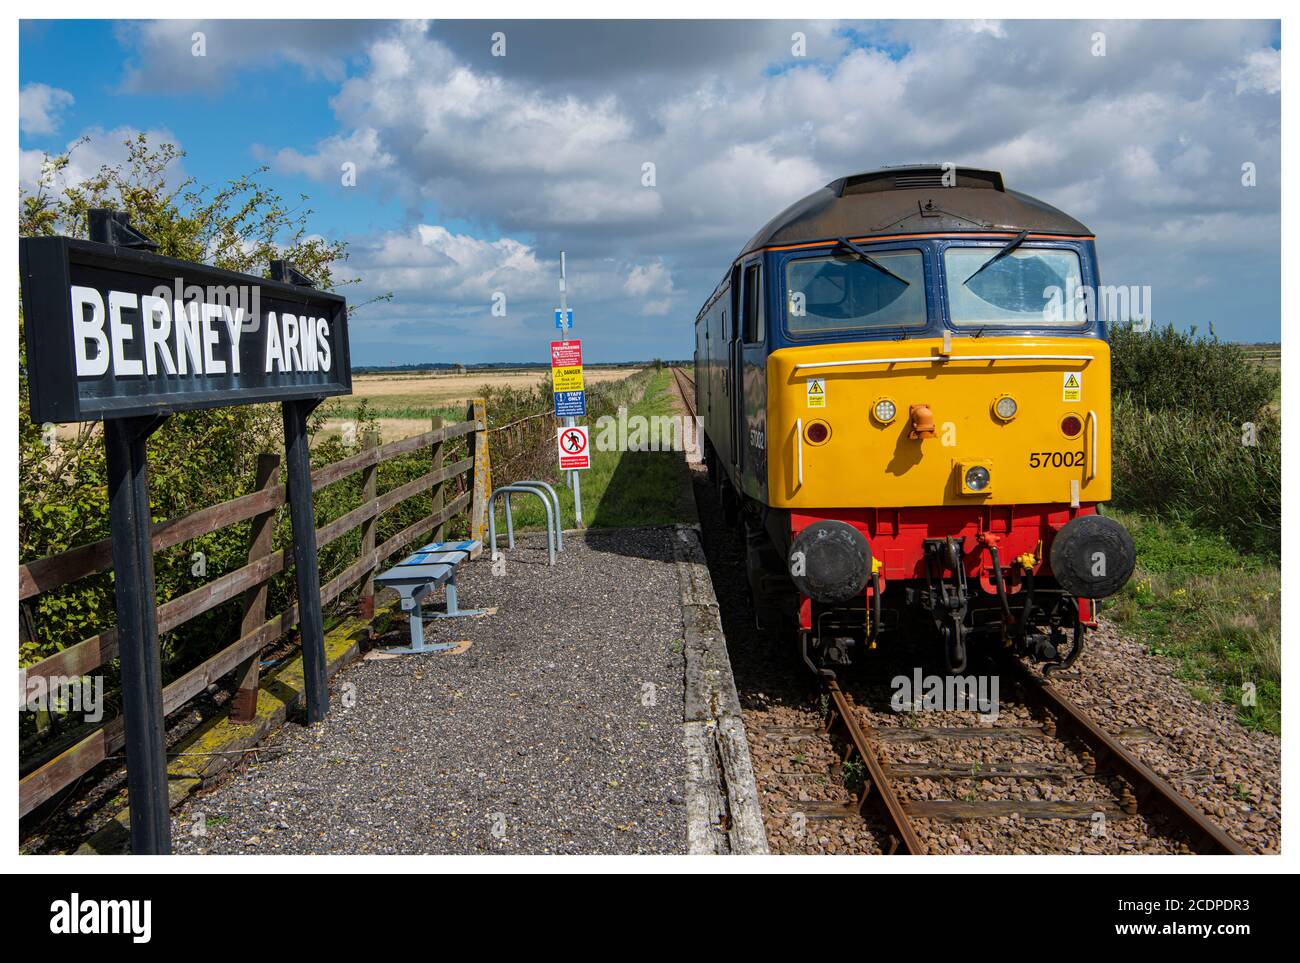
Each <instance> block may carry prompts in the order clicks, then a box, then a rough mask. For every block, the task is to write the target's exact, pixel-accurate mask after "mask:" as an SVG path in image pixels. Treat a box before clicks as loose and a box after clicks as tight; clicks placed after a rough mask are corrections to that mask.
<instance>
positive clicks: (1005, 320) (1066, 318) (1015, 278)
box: [943, 247, 1088, 327]
mask: <svg viewBox="0 0 1300 963" xmlns="http://www.w3.org/2000/svg"><path fill="white" fill-rule="evenodd" d="M996 253H997V252H996V250H995V249H993V248H988V247H950V248H948V249H947V250H946V251H944V254H943V265H944V271H945V273H946V274H947V276H948V311H949V315H950V317H951V318H952V322H953V324H957V325H978V324H1013V325H1025V326H1027V327H1041V326H1043V325H1060V326H1062V327H1074V326H1077V325H1080V324H1084V323H1087V320H1088V318H1087V313H1086V311H1085V310H1084V308H1083V306H1081V305H1080V304H1079V303H1078V299H1079V298H1081V297H1082V296H1083V281H1082V278H1081V276H1080V274H1079V255H1078V254H1076V253H1075V252H1074V251H1067V250H1059V249H1054V250H1048V249H1033V248H1031V249H1027V250H1026V249H1024V248H1022V249H1020V250H1018V251H1014V252H1012V253H1011V254H1009V255H1007V256H1006V257H1004V258H1002V259H1001V260H999V261H997V262H996V263H994V264H990V265H989V266H988V267H987V269H985V270H983V271H980V270H979V268H980V266H981V265H982V264H984V262H985V261H987V260H988V259H989V258H990V257H993V256H994V255H995V254H996ZM977 271H979V273H978V274H976V276H975V277H973V278H971V275H972V274H975V273H976V272H977ZM967 278H970V281H969V282H966V279H967Z"/></svg>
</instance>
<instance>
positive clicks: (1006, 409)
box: [993, 395, 1019, 421]
mask: <svg viewBox="0 0 1300 963" xmlns="http://www.w3.org/2000/svg"><path fill="white" fill-rule="evenodd" d="M1018 410H1019V406H1018V405H1017V404H1016V399H1015V398H1012V397H1011V396H1010V395H1003V396H1002V397H1001V398H998V399H997V400H996V401H994V402H993V414H995V415H997V416H998V417H999V418H1001V419H1002V420H1003V421H1010V420H1011V419H1012V418H1014V417H1015V416H1016V411H1018Z"/></svg>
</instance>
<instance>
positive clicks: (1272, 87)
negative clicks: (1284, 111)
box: [1232, 47, 1282, 94]
mask: <svg viewBox="0 0 1300 963" xmlns="http://www.w3.org/2000/svg"><path fill="white" fill-rule="evenodd" d="M1232 76H1233V79H1234V80H1235V81H1236V91H1237V93H1239V94H1243V93H1256V92H1258V93H1265V94H1280V93H1281V92H1282V51H1280V50H1275V49H1273V48H1272V47H1265V48H1264V49H1263V50H1252V51H1251V52H1250V53H1248V54H1246V57H1245V61H1244V63H1242V65H1241V67H1240V68H1238V69H1237V70H1235V71H1233V74H1232Z"/></svg>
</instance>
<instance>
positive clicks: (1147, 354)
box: [1110, 325, 1278, 426]
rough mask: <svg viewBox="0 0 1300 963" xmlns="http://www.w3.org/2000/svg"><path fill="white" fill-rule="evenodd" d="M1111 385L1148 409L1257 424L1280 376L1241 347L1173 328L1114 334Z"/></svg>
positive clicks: (1119, 329) (1117, 394)
mask: <svg viewBox="0 0 1300 963" xmlns="http://www.w3.org/2000/svg"><path fill="white" fill-rule="evenodd" d="M1110 349H1111V387H1112V390H1113V392H1114V395H1115V397H1116V398H1119V397H1124V398H1127V399H1129V400H1130V401H1132V402H1133V403H1134V404H1135V405H1137V406H1139V407H1140V408H1143V409H1146V410H1147V411H1194V412H1196V413H1197V414H1199V415H1201V416H1202V417H1206V418H1212V419H1215V420H1218V421H1223V422H1235V423H1236V424H1237V425H1238V426H1240V425H1241V423H1242V422H1246V421H1254V420H1256V419H1257V418H1258V417H1259V415H1260V412H1262V411H1263V410H1264V408H1265V407H1267V406H1268V405H1269V404H1270V403H1271V402H1272V401H1273V398H1274V396H1275V394H1276V392H1277V389H1278V374H1277V372H1276V371H1272V370H1270V369H1268V368H1266V367H1264V366H1263V365H1260V364H1258V363H1256V362H1254V361H1252V360H1251V359H1250V358H1249V357H1248V356H1247V355H1246V353H1245V352H1244V351H1243V350H1242V349H1241V348H1240V347H1238V346H1237V345H1235V344H1229V343H1227V342H1223V341H1220V340H1219V339H1218V338H1217V337H1216V336H1214V334H1213V333H1211V335H1210V337H1208V338H1205V337H1200V338H1198V337H1197V336H1196V330H1195V328H1193V329H1192V330H1191V331H1190V332H1181V331H1175V330H1174V328H1173V326H1172V325H1169V326H1166V327H1164V328H1156V329H1155V330H1153V331H1149V332H1146V333H1143V332H1140V331H1134V330H1133V329H1132V328H1128V327H1116V328H1112V330H1111V332H1110Z"/></svg>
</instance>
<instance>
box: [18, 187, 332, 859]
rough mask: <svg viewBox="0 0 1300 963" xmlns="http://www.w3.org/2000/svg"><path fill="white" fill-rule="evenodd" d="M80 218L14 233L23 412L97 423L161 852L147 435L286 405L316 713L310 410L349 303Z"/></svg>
mask: <svg viewBox="0 0 1300 963" xmlns="http://www.w3.org/2000/svg"><path fill="white" fill-rule="evenodd" d="M89 227H90V236H91V237H92V238H94V239H95V240H94V241H79V240H74V239H72V238H67V237H40V238H19V242H18V243H19V272H20V274H21V279H22V292H23V322H24V326H25V329H26V332H27V374H28V384H29V390H30V396H31V417H32V420H33V421H36V422H45V421H53V422H67V421H97V420H100V419H103V422H104V447H105V450H106V455H107V469H108V471H107V476H108V477H107V481H108V496H109V524H110V529H111V532H112V536H113V571H114V575H115V577H114V580H113V590H114V594H115V596H116V601H117V636H118V657H119V662H120V665H121V677H122V717H123V720H124V725H125V731H126V740H125V741H126V769H127V771H126V776H127V792H128V795H129V799H130V805H131V848H132V850H133V851H134V852H136V853H167V852H170V851H171V817H170V815H169V799H170V797H169V795H168V789H167V786H168V783H167V751H166V742H165V734H164V731H163V723H164V718H165V716H166V713H165V711H164V707H163V689H162V670H161V665H160V658H159V651H158V623H157V604H158V600H157V592H156V590H155V585H154V568H153V543H152V531H153V511H152V508H151V504H150V500H149V465H148V455H147V451H146V442H147V441H148V438H149V435H150V434H152V433H153V432H154V431H155V430H156V429H157V428H158V427H159V426H160V425H161V424H162V423H163V422H165V421H166V420H167V418H168V416H169V415H171V413H172V412H176V411H184V410H188V409H195V408H215V407H219V406H221V405H236V404H251V403H253V402H259V401H278V402H281V403H282V407H283V414H284V442H285V454H286V461H287V467H288V473H287V478H286V482H287V485H286V487H287V494H288V500H289V516H290V519H291V521H292V523H293V559H294V571H295V576H296V580H297V583H298V624H299V629H300V635H301V639H302V660H303V675H304V682H305V684H304V688H305V690H306V700H305V701H306V703H307V706H306V708H307V719H308V721H309V722H318V721H320V720H321V719H323V718H324V717H325V715H326V713H328V712H329V684H328V681H327V679H326V672H325V643H324V620H323V619H322V617H321V606H320V572H319V570H318V566H317V559H316V527H315V512H314V510H313V507H312V481H311V455H310V451H309V449H308V444H307V415H308V414H309V413H310V412H311V410H312V409H313V408H314V407H315V406H316V405H318V404H319V403H320V401H321V399H323V398H325V397H328V396H330V395H340V394H348V393H350V392H351V390H352V371H351V364H350V352H349V350H348V330H347V302H346V301H345V300H344V299H343V298H341V297H339V296H338V295H335V294H326V293H324V292H321V291H317V290H315V289H314V288H312V287H311V285H310V282H309V281H308V280H307V279H306V278H303V277H302V275H300V274H298V273H297V272H296V271H295V270H294V268H293V266H292V265H290V264H287V263H286V262H284V261H273V262H271V271H272V274H273V275H275V277H276V278H277V280H273V281H268V280H265V279H263V278H259V277H254V276H252V275H248V274H236V273H234V272H231V271H221V270H218V269H217V268H212V267H208V266H207V265H204V264H196V263H193V262H190V261H177V260H174V259H173V258H167V257H159V256H158V255H156V254H151V253H148V252H147V251H146V250H142V248H148V247H153V246H155V245H154V244H153V242H152V241H150V240H149V239H148V238H146V237H144V236H143V235H142V234H140V233H139V232H138V231H136V230H134V229H133V228H132V227H131V226H130V223H129V221H128V219H127V217H126V216H125V215H124V214H122V213H120V212H117V211H111V210H107V209H103V208H97V209H92V210H91V211H90V219H89ZM110 242H111V243H110ZM290 282H295V283H290Z"/></svg>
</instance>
